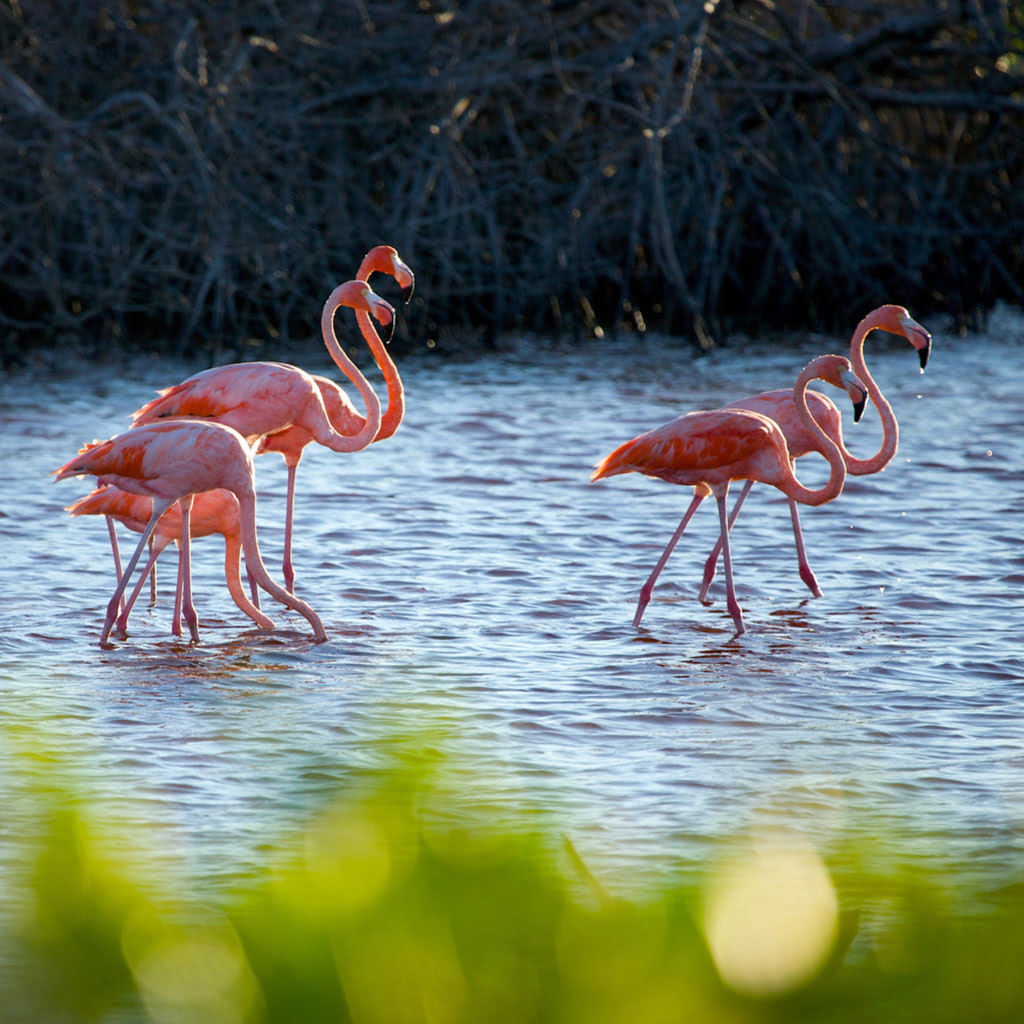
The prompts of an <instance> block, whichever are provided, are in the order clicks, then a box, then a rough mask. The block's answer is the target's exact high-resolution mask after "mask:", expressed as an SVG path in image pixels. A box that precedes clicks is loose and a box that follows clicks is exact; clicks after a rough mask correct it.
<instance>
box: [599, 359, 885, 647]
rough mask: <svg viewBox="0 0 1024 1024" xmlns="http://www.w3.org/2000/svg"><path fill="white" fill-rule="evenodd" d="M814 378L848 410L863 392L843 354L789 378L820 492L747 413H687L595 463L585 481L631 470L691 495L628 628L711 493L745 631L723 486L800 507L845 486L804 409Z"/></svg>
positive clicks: (832, 448) (837, 456) (839, 466)
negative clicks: (810, 440) (748, 484)
mask: <svg viewBox="0 0 1024 1024" xmlns="http://www.w3.org/2000/svg"><path fill="white" fill-rule="evenodd" d="M816 379H817V380H824V381H826V382H828V383H829V384H833V385H835V386H836V387H838V388H843V389H845V390H846V391H847V392H848V393H849V395H850V397H851V398H852V399H853V401H854V404H855V406H856V405H857V404H860V405H861V406H863V403H864V401H865V399H866V397H867V390H866V389H865V387H864V386H863V385H862V384H861V383H860V381H859V380H857V378H856V377H855V376H854V375H853V373H852V371H851V369H850V362H849V360H847V359H845V358H844V357H843V356H833V355H827V356H818V358H817V359H813V360H812V361H811V362H810V363H808V364H807V366H806V367H804V369H803V370H801V372H800V375H799V376H798V377H797V379H796V384H795V385H794V387H793V391H792V396H793V403H794V405H795V407H796V409H797V413H798V415H799V417H800V419H801V421H802V422H803V424H804V426H805V427H806V428H807V429H808V430H809V431H810V432H811V433H812V434H813V435H814V436H815V437H816V438H817V441H818V445H819V450H820V451H821V453H822V454H823V455H824V456H825V458H826V459H827V460H828V463H829V470H830V472H829V478H828V481H827V482H826V483H825V485H824V486H823V487H820V488H817V489H813V488H807V487H804V486H803V484H801V483H800V481H799V480H797V478H796V474H795V473H794V471H793V465H792V462H791V460H790V457H789V449H788V448H787V446H786V438H785V435H784V434H783V433H782V429H781V428H780V427H779V425H778V424H777V423H776V422H775V421H774V420H771V419H769V418H768V417H767V416H762V415H761V414H760V413H756V412H751V411H750V410H747V409H731V408H724V409H714V410H708V411H703V412H691V413H687V414H686V415H685V416H679V417H677V418H676V419H674V420H672V421H671V422H669V423H666V424H664V425H663V426H660V427H656V428H655V429H654V430H650V431H648V432H647V433H646V434H641V435H640V436H639V437H635V438H633V440H632V441H627V442H626V443H625V444H623V445H621V446H620V447H618V448H616V449H615V451H613V452H612V453H611V454H610V455H607V456H605V457H604V458H603V459H602V460H601V461H600V462H599V463H597V466H596V468H595V469H594V472H593V474H592V475H591V477H590V479H591V480H592V481H593V480H600V479H602V478H603V477H607V476H614V475H616V474H618V473H633V472H636V473H643V474H644V475H646V476H654V477H658V478H659V479H661V480H666V481H668V482H669V483H673V484H684V485H687V486H692V487H693V489H694V495H693V500H692V501H691V502H690V507H689V508H688V509H687V511H686V514H685V515H684V516H683V518H682V521H681V522H680V523H679V526H678V527H677V529H676V532H675V533H674V534H673V535H672V538H671V539H670V540H669V542H668V544H667V545H666V547H665V550H664V551H663V552H662V554H661V557H660V558H659V559H658V564H657V565H656V566H655V567H654V571H653V572H652V573H651V575H650V576H649V577H648V579H647V582H646V583H645V584H644V585H643V587H642V588H641V590H640V600H639V602H638V604H637V609H636V614H635V616H634V617H633V625H634V626H638V625H639V624H640V620H641V618H642V617H643V613H644V609H645V608H646V607H647V604H648V602H649V601H650V599H651V593H652V591H653V589H654V582H655V580H656V579H657V578H658V575H659V573H660V572H661V570H662V568H663V567H664V565H665V563H666V562H667V561H668V559H669V556H670V555H671V554H672V551H673V549H674V548H675V546H676V544H677V543H678V542H679V538H680V537H682V535H683V531H684V530H685V529H686V526H687V524H688V523H689V521H690V519H691V518H692V516H693V514H694V512H696V511H697V506H698V505H700V503H701V502H702V501H703V500H704V498H706V497H707V496H708V495H709V494H714V496H715V498H716V500H717V502H718V518H719V525H720V530H721V538H722V551H723V556H724V559H725V585H726V595H727V602H728V607H729V613H730V614H731V615H732V618H733V621H734V622H735V624H736V635H737V636H740V635H742V634H743V633H744V632H745V630H746V627H745V626H744V624H743V612H742V611H741V609H740V606H739V602H738V601H737V600H736V590H735V586H734V584H733V575H732V554H731V552H730V549H729V525H728V517H727V511H726V499H727V498H728V495H729V484H730V482H731V481H733V480H760V481H762V482H763V483H767V484H772V485H773V486H775V487H778V488H779V490H781V491H782V492H783V493H784V494H786V495H787V496H789V497H791V498H794V499H795V500H796V501H800V502H803V503H804V504H805V505H823V504H825V502H828V501H832V500H833V499H834V498H836V497H838V496H839V494H840V493H842V490H843V483H844V482H845V480H846V464H845V463H844V462H843V456H842V454H841V453H840V451H839V448H838V447H837V445H836V444H835V443H834V442H833V441H832V440H831V439H830V438H829V437H828V435H827V434H826V433H825V432H824V430H822V429H821V427H820V426H818V424H817V423H816V422H815V420H814V417H812V416H811V413H810V410H809V409H808V406H807V385H808V384H809V383H810V382H811V381H812V380H816Z"/></svg>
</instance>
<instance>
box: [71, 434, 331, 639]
mask: <svg viewBox="0 0 1024 1024" xmlns="http://www.w3.org/2000/svg"><path fill="white" fill-rule="evenodd" d="M85 473H91V474H93V475H94V476H96V477H97V478H98V480H99V484H100V486H105V485H112V486H114V487H119V488H121V490H123V491H130V492H131V493H132V494H141V495H144V496H147V497H150V498H152V499H153V511H152V514H151V515H150V517H149V522H148V523H147V524H146V529H145V531H144V532H143V534H142V536H141V537H140V538H139V543H138V546H137V547H136V548H135V551H134V553H133V554H132V557H131V559H130V560H129V562H128V566H127V568H126V569H125V571H124V575H123V576H122V577H121V581H120V582H119V583H118V585H117V589H116V590H115V591H114V596H113V597H112V598H111V599H110V602H109V604H108V605H107V616H106V620H105V621H104V623H103V633H102V635H101V638H100V639H101V642H102V641H105V640H106V639H107V637H108V636H109V635H110V630H111V627H112V626H113V624H114V619H115V617H116V616H117V613H118V608H119V607H120V603H121V597H122V596H123V595H124V592H125V588H126V587H127V585H128V582H129V580H130V579H131V577H132V573H134V572H135V567H136V566H137V565H138V562H139V558H140V556H141V555H142V551H143V549H144V548H145V546H146V544H147V543H148V541H149V538H150V537H151V536H152V535H153V531H154V530H155V529H156V525H157V523H158V522H159V520H160V517H161V516H162V515H163V514H164V512H166V511H167V510H168V509H169V508H170V507H171V505H173V504H174V503H175V502H177V503H178V506H179V507H180V509H181V570H180V571H181V576H182V615H183V617H184V619H185V622H187V623H188V627H189V630H190V632H191V634H192V639H193V641H198V639H199V628H198V621H197V618H196V610H195V607H194V605H193V604H192V572H191V552H190V537H191V529H190V519H191V511H192V497H193V495H195V494H197V493H199V492H200V491H213V490H216V489H217V488H218V487H224V488H226V489H227V490H229V491H231V492H232V493H233V494H234V495H235V497H236V498H237V499H238V519H239V528H240V531H241V537H242V550H243V551H244V553H245V565H246V568H247V570H248V571H249V573H250V574H251V575H252V576H253V577H254V578H255V579H256V582H257V583H258V584H259V585H260V586H261V587H262V588H263V589H264V590H266V591H267V593H268V594H270V595H271V596H272V597H274V598H275V599H276V600H278V601H280V602H281V603H282V604H285V605H287V606H288V607H289V608H293V609H294V610H295V611H297V612H299V614H300V615H303V616H305V618H306V619H307V620H308V621H309V623H310V625H312V627H313V636H314V638H315V639H316V640H317V641H321V640H326V639H327V634H326V633H325V632H324V627H323V623H322V622H321V621H320V619H319V617H318V616H317V614H316V612H314V611H313V609H312V608H310V607H309V605H308V604H306V603H305V601H301V600H299V598H297V597H295V596H294V595H292V594H289V593H288V591H287V590H285V589H284V588H283V587H280V586H278V585H277V584H276V583H275V582H274V581H273V580H272V579H271V578H270V576H269V574H268V573H267V569H266V566H265V565H264V564H263V559H262V558H261V557H260V549H259V544H258V542H257V539H256V487H255V483H254V479H253V466H252V452H251V451H250V449H249V446H248V445H247V444H246V443H245V440H244V439H243V437H242V436H241V434H239V433H238V432H237V431H236V430H233V429H232V428H231V427H226V426H224V425H223V424H220V423H212V422H210V421H208V420H188V419H179V420H167V421H164V422H159V423H148V424H145V425H143V426H140V427H135V428H133V429H132V430H129V431H127V432H125V433H124V434H120V435H118V436H117V437H112V438H110V440H108V441H94V442H93V443H92V444H88V445H86V446H85V447H84V448H82V449H81V450H80V451H79V453H78V455H76V456H75V457H74V458H73V459H71V460H69V461H68V462H66V463H65V464H64V465H63V466H61V467H60V469H57V470H54V476H55V477H56V478H57V479H58V480H64V479H66V478H67V477H70V476H81V475H82V474H85Z"/></svg>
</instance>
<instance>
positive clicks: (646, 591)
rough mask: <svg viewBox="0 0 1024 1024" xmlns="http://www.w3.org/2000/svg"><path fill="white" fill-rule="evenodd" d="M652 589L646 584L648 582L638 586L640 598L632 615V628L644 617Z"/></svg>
mask: <svg viewBox="0 0 1024 1024" xmlns="http://www.w3.org/2000/svg"><path fill="white" fill-rule="evenodd" d="M653 590H654V588H653V587H651V586H648V584H646V583H645V584H644V585H643V586H642V587H641V588H640V598H639V600H638V601H637V603H636V613H635V614H634V615H633V628H634V629H635V628H636V627H637V626H639V625H640V620H641V619H642V618H643V617H644V611H645V610H646V609H647V606H648V605H649V604H650V603H651V593H652V592H653Z"/></svg>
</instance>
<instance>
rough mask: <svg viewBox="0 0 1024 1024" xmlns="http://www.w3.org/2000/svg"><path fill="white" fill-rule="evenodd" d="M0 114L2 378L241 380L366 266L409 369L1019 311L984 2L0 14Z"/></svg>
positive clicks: (219, 0)
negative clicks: (44, 372) (890, 308)
mask: <svg viewBox="0 0 1024 1024" xmlns="http://www.w3.org/2000/svg"><path fill="white" fill-rule="evenodd" d="M0 111H2V120H0V168H2V173H3V180H4V182H5V188H4V195H3V226H4V230H3V235H2V240H0V266H2V274H0V323H2V324H3V335H4V338H5V344H4V350H5V353H6V354H7V356H8V357H12V353H14V354H16V353H17V352H18V351H20V350H21V349H22V348H24V347H26V346H29V345H33V344H39V343H40V342H41V341H43V342H46V341H47V340H49V339H54V338H59V337H63V336H69V335H70V336H74V337H80V338H83V337H84V338H87V339H95V340H96V341H101V342H103V343H110V342H111V341H114V342H119V343H121V344H124V345H127V346H133V347H148V348H158V349H162V350H164V351H179V352H181V351H188V350H193V349H196V348H200V347H204V346H214V347H215V346H220V345H223V344H225V343H227V344H240V343H243V344H244V343H246V341H247V340H248V339H257V340H259V341H260V342H261V343H265V344H266V345H267V346H268V350H270V351H273V350H275V349H276V348H279V347H280V346H281V345H282V343H287V342H288V340H289V339H291V338H295V337H302V338H304V337H307V336H309V335H310V334H312V333H313V332H314V331H315V325H316V323H317V315H318V310H319V306H320V304H321V303H322V301H323V298H324V297H325V296H326V295H327V294H328V292H329V291H330V289H331V288H332V287H333V285H334V284H336V283H337V282H338V281H339V280H342V279H343V278H344V277H346V276H348V275H349V274H351V272H352V271H353V269H354V268H355V266H356V265H357V263H358V261H359V258H360V257H361V255H362V253H363V252H364V251H365V250H366V249H367V248H369V247H370V246H371V245H373V244H375V243H377V242H380V241H389V242H391V243H392V244H394V245H396V246H397V248H398V249H399V251H400V252H401V253H402V255H403V257H404V258H405V259H406V260H407V261H408V262H409V263H410V264H411V265H413V266H414V268H415V270H416V273H417V281H418V286H417V292H418V300H417V302H418V304H417V305H416V306H415V307H414V308H413V311H412V315H410V316H409V317H408V323H407V325H406V326H407V331H406V333H405V336H406V337H407V338H409V339H411V340H412V341H414V342H421V341H426V340H431V339H436V338H438V337H443V336H445V335H446V334H447V336H449V337H456V338H457V337H458V336H459V333H460V331H461V332H464V333H465V334H466V335H469V334H473V333H477V334H482V335H483V336H485V337H489V338H490V337H494V336H496V335H497V334H498V333H500V332H502V331H507V330H550V331H559V332H569V331H571V332H574V333H576V334H578V335H583V334H589V333H596V332H601V331H608V330H614V329H621V328H623V327H629V328H632V329H648V328H651V329H654V328H656V329H659V330H664V331H668V332H673V333H680V334H688V335H691V336H692V337H694V338H695V339H697V340H699V341H701V342H702V343H703V344H712V343H713V342H714V340H715V339H716V338H718V337H720V336H721V335H722V334H723V333H725V332H727V331H729V330H732V329H736V328H742V329H747V330H750V329H754V328H756V327H759V326H770V327H780V328H781V327H798V326H813V327H816V328H832V327H836V328H840V329H845V328H847V327H848V326H849V324H850V323H852V322H854V321H856V319H857V318H858V317H859V315H860V313H861V312H862V311H863V310H864V309H865V308H869V307H870V306H872V305H875V304H878V303H879V302H882V301H897V302H903V303H904V304H907V305H910V306H912V307H913V308H914V310H915V312H918V313H925V312H927V311H931V310H944V311H947V312H950V313H952V314H954V315H955V316H957V317H958V318H960V319H962V320H966V319H968V318H970V317H972V316H974V315H976V314H977V313H978V312H980V311H984V310H985V309H986V308H987V307H988V306H990V305H991V303H992V302H994V301H995V300H997V299H1000V298H1006V299H1009V300H1011V301H1016V302H1021V301H1024V286H1022V280H1024V255H1022V247H1021V244H1020V239H1021V238H1022V237H1024V188H1022V170H1024V11H1022V10H1021V9H1020V8H1019V7H1018V5H1008V4H1007V3H1005V2H999V0H995V2H993V0H984V2H983V0H970V2H962V3H961V2H952V0H938V2H935V0H932V2H929V3H925V2H923V0H906V2H897V3H893V2H870V0H847V2H844V3H840V4H828V5H825V4H820V3H815V2H812V0H776V2H768V0H749V2H741V0H733V2H729V0H721V2H718V3H714V2H710V0H709V2H706V3H696V2H683V0H678V2H671V0H662V2H654V0H651V2H643V3H641V2H625V3H623V2H611V0H582V2H572V3H568V2H560V0H546V2H542V3H541V4H540V5H539V6H538V7H537V8H535V9H531V11H530V13H529V14H528V15H527V14H526V13H525V12H524V8H523V6H522V5H521V4H519V3H514V2H511V0H462V2H456V0H419V2H418V3H417V4H415V5H413V4H409V3H405V2H401V3H400V2H398V0H381V2H374V3H369V2H363V3H352V4H347V5H344V6H341V5H324V4H322V3H320V2H319V0H277V2H275V3H266V4H261V5H259V6H258V7H256V6H254V5H252V4H250V3H245V2H243V0H208V2H206V3H204V4H203V5H201V6H199V5H194V4H191V3H187V2H183V0H177V2H176V0H147V2H142V3H137V2H136V3H130V4H129V3H127V2H123V0H122V2H110V3H100V2H97V3H86V4H78V5H72V7H71V8H67V7H66V5H59V7H58V5H56V4H48V3H45V2H39V3H33V4H31V5H28V4H18V3H9V4H5V5H4V6H3V8H2V10H0Z"/></svg>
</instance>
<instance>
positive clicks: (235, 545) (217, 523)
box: [67, 487, 274, 636]
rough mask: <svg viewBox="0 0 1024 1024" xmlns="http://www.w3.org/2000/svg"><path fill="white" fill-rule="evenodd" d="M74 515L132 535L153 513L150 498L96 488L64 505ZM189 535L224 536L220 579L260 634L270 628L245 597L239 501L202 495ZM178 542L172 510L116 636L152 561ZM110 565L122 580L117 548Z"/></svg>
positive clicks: (156, 534) (175, 628)
mask: <svg viewBox="0 0 1024 1024" xmlns="http://www.w3.org/2000/svg"><path fill="white" fill-rule="evenodd" d="M67 510H68V512H70V513H71V515H73V516H85V515H104V516H106V517H107V521H108V522H110V521H111V520H115V519H116V520H117V521H118V522H119V523H122V524H123V525H124V526H127V527H128V529H129V530H133V531H134V532H135V533H143V532H144V531H145V529H146V526H147V524H148V523H149V520H150V517H151V516H152V514H153V499H152V498H149V497H144V496H143V495H141V494H131V493H129V492H128V491H122V490H121V489H120V488H119V487H97V488H96V490H94V491H92V492H91V493H90V494H87V495H85V497H83V498H79V499H78V501H76V502H75V503H74V504H72V505H69V506H68V509H67ZM189 533H190V535H191V536H192V537H193V539H194V538H196V537H209V536H212V535H213V534H215V533H219V534H221V535H222V536H223V537H224V579H225V581H226V582H227V585H228V591H229V592H230V594H231V597H232V599H233V600H234V602H235V604H236V605H238V607H239V608H240V609H241V610H242V611H243V612H245V614H246V615H248V616H249V618H251V619H252V620H253V622H255V623H256V625H257V626H259V627H260V628H261V629H271V628H273V625H274V623H273V622H271V621H270V619H268V618H267V616H266V615H264V614H263V613H262V612H261V611H260V610H259V609H258V608H256V607H255V606H254V605H253V603H252V602H251V601H250V600H249V598H248V597H247V596H246V594H245V591H244V590H243V588H242V582H241V578H240V561H241V556H242V534H241V529H240V526H239V522H238V499H237V498H236V497H235V496H234V495H233V494H232V493H231V491H226V490H224V488H222V487H220V488H218V489H217V490H215V491H202V492H201V493H199V494H197V495H195V496H194V498H193V499H192V514H191V517H190V519H189ZM180 541H181V510H180V509H179V508H178V506H177V505H172V506H171V507H170V508H169V509H168V510H167V511H166V512H165V513H164V514H163V515H162V516H161V517H160V519H159V521H158V522H157V524H156V528H155V530H154V531H153V534H152V537H151V542H150V550H149V560H148V561H147V563H146V566H145V568H144V569H143V571H142V575H141V576H140V577H139V581H138V583H136V584H135V589H134V590H133V591H132V593H131V596H130V597H129V598H128V603H127V605H126V607H125V608H123V609H122V610H121V613H120V615H119V616H118V618H117V622H116V623H115V624H114V628H115V629H116V630H118V631H119V632H124V631H125V629H126V628H127V626H128V616H129V614H131V610H132V606H133V605H134V604H135V601H136V599H137V598H138V596H139V593H140V591H141V590H142V587H143V584H144V583H145V581H146V577H147V576H149V577H150V579H155V577H156V560H157V558H159V557H160V555H161V553H162V552H163V550H164V549H165V548H166V547H167V546H168V545H170V544H172V543H174V544H179V546H180ZM113 551H114V564H115V566H116V568H117V579H118V582H119V583H120V581H121V564H120V557H119V554H118V551H117V549H116V547H115V548H114V549H113ZM181 568H182V561H181V558H180V556H179V558H178V584H177V587H176V588H175V598H174V619H173V622H172V625H171V632H172V633H173V634H174V635H175V636H181V594H182V587H183V584H184V580H183V578H182V573H181Z"/></svg>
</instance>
